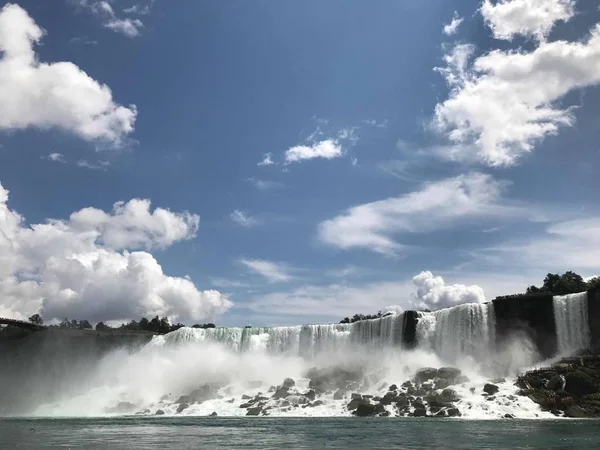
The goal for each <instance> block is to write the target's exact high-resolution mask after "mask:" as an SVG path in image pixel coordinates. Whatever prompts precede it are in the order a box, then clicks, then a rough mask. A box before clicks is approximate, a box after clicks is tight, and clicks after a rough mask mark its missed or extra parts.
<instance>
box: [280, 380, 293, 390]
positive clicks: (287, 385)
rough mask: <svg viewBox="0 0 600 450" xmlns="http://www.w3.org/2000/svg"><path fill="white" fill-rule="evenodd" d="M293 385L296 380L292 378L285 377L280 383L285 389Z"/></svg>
mask: <svg viewBox="0 0 600 450" xmlns="http://www.w3.org/2000/svg"><path fill="white" fill-rule="evenodd" d="M295 385H296V382H295V381H294V380H292V379H291V378H286V379H285V380H283V384H282V386H283V387H284V388H286V389H289V388H291V387H292V386H295Z"/></svg>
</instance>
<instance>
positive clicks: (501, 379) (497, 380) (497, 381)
mask: <svg viewBox="0 0 600 450" xmlns="http://www.w3.org/2000/svg"><path fill="white" fill-rule="evenodd" d="M490 383H492V384H500V383H506V378H493V379H491V380H490Z"/></svg>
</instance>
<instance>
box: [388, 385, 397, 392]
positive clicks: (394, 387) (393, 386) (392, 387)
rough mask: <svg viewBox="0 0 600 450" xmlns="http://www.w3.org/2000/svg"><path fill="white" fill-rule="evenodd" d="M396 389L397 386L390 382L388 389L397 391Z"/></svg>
mask: <svg viewBox="0 0 600 450" xmlns="http://www.w3.org/2000/svg"><path fill="white" fill-rule="evenodd" d="M397 390H398V386H396V385H395V384H392V385H391V386H390V387H389V388H388V391H397Z"/></svg>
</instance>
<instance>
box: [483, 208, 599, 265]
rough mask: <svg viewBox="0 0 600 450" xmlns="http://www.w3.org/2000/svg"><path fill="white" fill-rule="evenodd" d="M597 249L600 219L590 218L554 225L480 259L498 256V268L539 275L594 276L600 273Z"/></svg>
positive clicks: (489, 251)
mask: <svg viewBox="0 0 600 450" xmlns="http://www.w3.org/2000/svg"><path fill="white" fill-rule="evenodd" d="M598 248H600V217H591V218H587V219H576V220H570V221H563V222H557V223H554V224H552V225H549V226H548V227H547V228H546V229H545V230H544V231H543V232H542V234H538V235H533V236H531V237H529V238H527V239H520V240H512V241H510V242H507V243H505V244H502V245H499V246H495V247H491V248H488V249H485V250H484V251H482V252H481V255H480V256H482V257H483V258H485V256H487V255H492V256H499V257H500V258H499V262H500V263H501V264H506V265H510V266H512V267H522V266H525V267H527V268H529V269H534V268H535V269H538V270H540V271H553V272H561V273H562V272H564V271H565V270H584V271H594V272H596V271H598V270H599V269H600V261H599V259H598Z"/></svg>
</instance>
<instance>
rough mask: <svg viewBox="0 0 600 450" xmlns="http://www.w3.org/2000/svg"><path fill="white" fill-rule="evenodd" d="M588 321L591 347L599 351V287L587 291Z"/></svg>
mask: <svg viewBox="0 0 600 450" xmlns="http://www.w3.org/2000/svg"><path fill="white" fill-rule="evenodd" d="M588 321H589V323H590V334H591V343H592V349H595V350H597V351H596V353H597V354H598V353H600V287H597V288H595V289H591V290H589V291H588Z"/></svg>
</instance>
